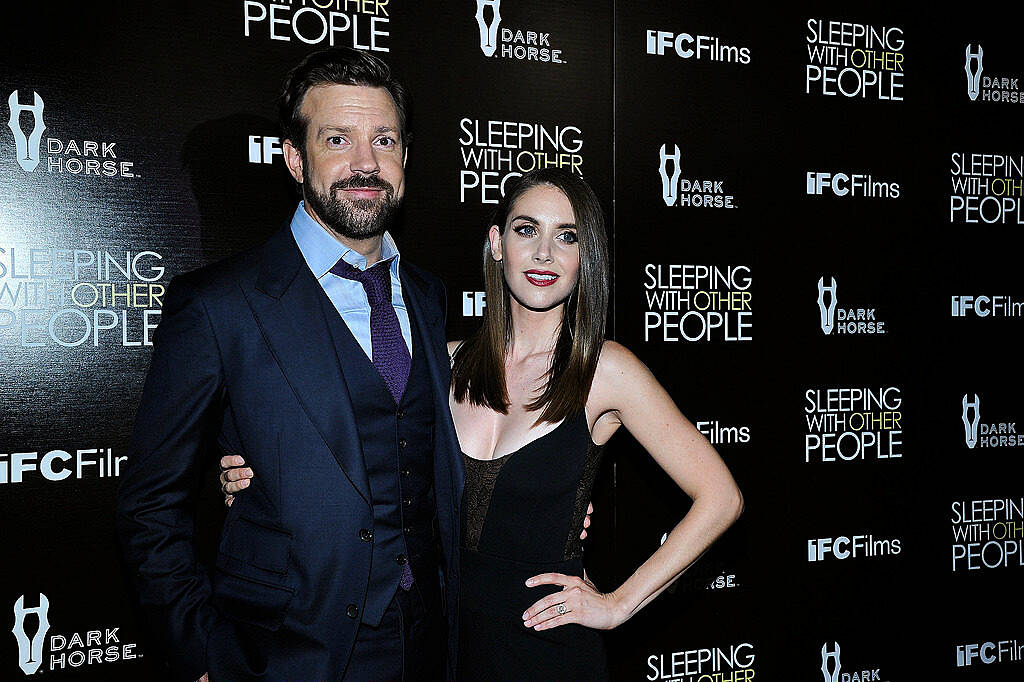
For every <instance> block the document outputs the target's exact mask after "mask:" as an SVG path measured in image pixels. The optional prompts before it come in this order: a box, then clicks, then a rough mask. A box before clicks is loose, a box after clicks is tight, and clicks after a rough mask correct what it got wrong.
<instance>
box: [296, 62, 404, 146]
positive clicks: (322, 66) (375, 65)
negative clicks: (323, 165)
mask: <svg viewBox="0 0 1024 682" xmlns="http://www.w3.org/2000/svg"><path fill="white" fill-rule="evenodd" d="M322 85H361V86H366V87H371V88H384V89H385V90H387V91H388V92H389V93H390V94H391V98H392V99H393V100H394V101H395V108H396V109H397V110H398V127H399V130H400V132H401V136H402V148H403V149H404V148H406V147H408V145H409V141H410V139H411V137H412V134H411V131H410V118H411V113H412V112H411V108H412V102H411V100H410V98H409V92H408V91H407V90H406V89H405V87H404V86H403V85H402V84H401V83H399V82H398V81H397V80H395V78H394V77H393V76H392V75H391V68H390V67H389V66H388V65H387V64H386V63H384V61H382V60H380V59H378V58H377V57H374V56H373V55H371V54H367V53H365V52H360V51H359V50H355V49H353V48H351V47H332V48H330V49H327V50H320V51H319V52H313V53H312V54H310V55H307V56H306V58H305V59H303V60H302V61H301V62H299V63H298V65H296V66H295V68H293V69H292V70H291V71H289V72H288V76H287V78H285V82H284V89H283V90H282V92H281V97H280V99H279V101H278V116H279V118H280V124H281V133H282V139H287V140H291V143H292V145H294V146H295V147H296V148H297V149H299V150H300V151H303V150H304V149H305V148H306V132H307V130H306V129H307V127H308V126H309V121H308V120H307V119H306V118H304V117H303V116H302V113H301V109H302V102H303V100H304V99H305V98H306V93H307V92H309V91H310V89H312V88H315V87H317V86H322Z"/></svg>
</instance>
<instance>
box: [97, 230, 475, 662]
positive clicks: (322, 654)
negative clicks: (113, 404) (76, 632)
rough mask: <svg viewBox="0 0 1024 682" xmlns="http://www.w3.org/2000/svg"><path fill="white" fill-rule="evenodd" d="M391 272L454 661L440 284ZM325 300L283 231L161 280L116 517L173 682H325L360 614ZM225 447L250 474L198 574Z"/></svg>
mask: <svg viewBox="0 0 1024 682" xmlns="http://www.w3.org/2000/svg"><path fill="white" fill-rule="evenodd" d="M401 279H402V287H403V294H404V296H405V300H406V305H407V306H408V308H409V312H410V315H412V316H413V317H414V319H415V321H416V323H417V326H418V328H419V330H420V331H419V337H418V338H414V339H413V343H414V344H417V343H418V344H420V348H421V349H423V351H424V357H425V359H426V361H427V364H428V367H429V371H430V377H431V380H432V382H433V388H434V393H435V396H436V401H435V402H436V428H435V437H434V446H435V451H434V489H435V496H436V500H437V515H438V523H439V526H440V531H441V544H442V548H443V558H442V561H443V574H444V575H443V576H442V581H443V588H444V592H445V597H446V599H445V602H446V604H447V606H446V612H447V616H448V619H449V653H450V657H449V658H450V663H451V662H452V661H454V655H455V642H457V622H456V615H457V612H458V609H457V606H456V604H457V602H456V597H457V590H458V561H457V557H458V555H457V551H458V543H459V535H458V534H459V528H458V519H459V509H458V507H459V501H460V497H461V494H462V485H463V479H464V472H463V466H462V461H461V458H460V455H459V447H458V442H457V439H456V436H455V430H454V427H453V425H452V421H451V415H450V412H449V409H448V399H447V396H448V391H449V380H450V366H449V360H448V354H447V350H446V346H445V329H444V320H445V311H446V309H447V306H446V301H445V295H444V288H443V286H442V284H441V282H440V280H439V279H438V278H436V277H434V276H432V275H429V274H428V273H426V272H424V271H423V270H420V269H418V268H416V267H415V266H414V265H412V264H410V263H408V262H406V261H405V259H403V261H402V267H401ZM323 298H326V294H324V292H323V290H322V288H321V287H320V285H319V283H318V282H317V281H316V279H315V278H314V276H313V274H312V273H311V272H310V270H309V268H308V267H307V266H306V263H305V261H304V260H303V258H302V255H301V253H300V251H299V249H298V247H297V246H296V244H295V241H294V238H293V237H292V235H291V231H290V229H289V228H288V226H287V225H286V226H285V227H284V228H283V229H282V230H279V231H278V232H277V233H276V234H275V235H274V236H273V237H272V238H271V239H270V240H269V241H268V242H267V243H266V244H265V245H263V246H262V247H260V248H257V249H253V250H251V251H248V252H245V253H243V254H240V255H238V256H234V257H232V258H229V259H227V260H225V261H221V262H219V263H216V264H214V265H211V266H208V267H205V268H202V269H200V270H198V271H195V272H192V273H189V274H187V275H183V276H180V277H177V278H175V279H174V280H173V281H172V282H171V284H170V286H169V289H168V292H167V297H166V301H165V305H164V309H163V319H162V321H161V323H160V326H159V328H158V329H157V331H156V336H155V339H154V348H153V359H152V364H151V366H150V370H149V375H148V377H147V379H146V384H145V388H144V390H143V395H142V401H141V404H140V406H139V411H138V416H137V419H136V423H135V433H134V436H133V439H132V448H131V454H130V457H129V460H128V462H127V470H126V471H125V472H124V474H123V477H122V480H121V487H120V491H119V497H118V509H117V511H118V527H119V533H120V537H121V544H122V548H123V554H124V557H125V561H126V564H127V568H128V570H129V571H130V572H131V574H132V577H133V579H134V581H135V588H136V590H137V593H138V596H139V599H140V602H141V605H142V608H143V610H144V612H145V613H146V616H147V618H148V620H149V622H150V625H151V627H152V628H153V630H154V631H155V632H156V634H157V636H158V637H160V638H161V639H162V640H163V644H164V645H165V647H166V649H167V652H168V657H169V659H170V663H171V666H172V668H173V669H174V670H175V673H176V675H177V676H180V678H181V679H183V680H187V681H189V682H191V681H192V680H196V679H198V678H199V677H200V676H201V675H202V674H203V673H204V672H207V671H209V672H210V677H211V679H212V680H214V682H216V681H217V680H218V679H220V680H224V679H245V678H247V677H259V676H266V677H267V678H268V679H338V678H339V677H340V676H341V673H342V672H343V670H344V667H345V664H346V662H347V660H348V657H349V654H350V652H351V649H352V646H353V643H354V640H355V635H356V629H357V627H358V624H359V619H358V617H351V616H350V615H349V613H350V612H351V611H352V609H351V608H350V605H355V606H356V607H357V608H358V609H359V611H360V612H361V611H362V606H363V602H364V601H365V598H366V595H367V589H368V577H369V574H370V557H371V545H370V543H368V542H363V541H362V540H360V533H359V531H360V530H361V529H363V528H366V529H370V528H372V526H373V512H372V509H371V506H370V492H369V484H368V481H367V474H366V469H365V466H364V464H363V458H362V450H361V446H360V440H359V435H358V432H357V430H356V423H355V417H354V415H353V411H352V403H351V398H350V396H349V393H348V389H347V388H346V385H345V378H344V372H343V368H342V366H341V364H340V362H339V357H338V353H337V351H336V350H335V346H334V344H333V342H332V338H331V335H330V333H329V331H328V327H327V318H326V317H325V311H324V310H325V306H324V305H323V300H322V299H323ZM326 308H327V309H328V310H331V309H332V308H331V306H330V305H327V306H326ZM340 360H341V361H342V362H343V361H344V358H342V359H340ZM362 360H363V361H365V358H363V359H362ZM222 453H238V454H241V455H242V456H244V457H245V459H246V462H247V463H248V464H249V465H250V466H252V468H253V470H254V471H255V474H256V475H255V477H254V478H253V479H252V484H251V485H250V486H249V488H248V489H247V490H246V491H245V493H244V494H241V495H238V496H237V497H236V499H235V502H234V504H233V505H232V507H231V508H230V510H229V511H228V516H227V520H226V522H225V525H224V528H223V532H222V539H221V544H220V547H219V551H218V554H217V560H216V564H217V565H216V568H215V569H214V568H211V569H210V570H208V568H207V567H204V566H202V565H200V564H198V563H197V560H196V556H195V551H194V532H193V525H194V524H193V517H194V509H195V495H196V490H197V488H198V485H199V480H198V479H199V476H200V475H201V473H202V472H203V471H204V470H208V469H207V467H208V465H209V464H210V462H211V460H213V459H219V457H220V456H221V454H222ZM254 661H256V662H260V663H258V664H254ZM262 661H266V669H257V668H261V667H262V665H263V664H262Z"/></svg>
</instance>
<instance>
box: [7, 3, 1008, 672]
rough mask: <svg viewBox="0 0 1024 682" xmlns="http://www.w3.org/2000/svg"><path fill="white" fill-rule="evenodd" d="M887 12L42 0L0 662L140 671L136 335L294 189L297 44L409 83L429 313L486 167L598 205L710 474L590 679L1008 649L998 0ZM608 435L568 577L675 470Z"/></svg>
mask: <svg viewBox="0 0 1024 682" xmlns="http://www.w3.org/2000/svg"><path fill="white" fill-rule="evenodd" d="M906 5H908V7H905V8H901V7H900V6H898V4H896V3H884V4H874V3H805V4H803V5H802V6H799V5H795V4H790V5H788V6H786V7H777V6H772V5H765V6H761V7H758V8H746V7H737V6H728V5H723V4H721V3H710V2H700V3H696V2H694V3H678V2H669V1H668V0H660V1H657V2H644V3H627V2H621V1H618V0H614V1H613V0H605V1H604V2H585V1H582V0H580V1H578V2H559V3H550V2H541V1H539V0H523V1H521V2H515V1H513V0H458V1H457V2H447V3H425V2H411V1H409V0H222V1H220V2H205V3H201V2H194V1H186V2H176V3H128V2H123V3H99V4H97V3H88V4H85V5H83V4H71V3H68V4H66V5H65V4H58V5H46V6H39V7H37V8H34V9H32V10H31V11H32V12H33V13H34V14H33V15H32V16H30V17H28V18H25V19H18V20H17V22H16V23H17V26H15V25H14V24H11V25H9V26H8V28H9V30H8V31H5V33H4V40H3V44H2V46H0V51H2V52H0V54H3V58H2V60H0V118H2V119H3V120H2V121H0V514H2V517H0V518H2V519H3V523H4V532H5V542H4V546H5V557H6V560H5V561H4V565H3V568H2V569H0V578H2V579H0V609H2V610H0V612H3V613H6V614H7V616H6V617H5V618H6V620H5V621H4V622H5V623H6V624H5V625H4V627H3V628H2V631H3V632H7V633H9V634H7V635H4V636H3V637H0V679H5V680H6V679H11V680H18V679H30V678H34V679H125V680H128V679H152V678H156V677H159V675H160V674H161V673H160V664H159V652H158V651H157V650H155V649H154V648H152V645H151V644H150V643H149V642H148V641H147V635H146V633H145V632H144V631H143V630H142V628H141V627H140V625H139V622H138V620H137V618H136V616H135V614H134V612H133V609H132V606H131V601H132V600H131V597H130V595H128V594H127V593H126V589H125V587H124V580H123V576H122V574H121V568H120V565H119V561H118V557H117V550H116V539H115V536H114V530H113V523H112V517H113V501H114V496H115V492H116V488H117V484H118V477H119V474H120V472H121V470H122V468H123V466H124V464H125V461H126V458H127V457H128V451H127V445H128V439H129V434H130V431H131V427H132V422H133V418H134V413H135V408H136V403H137V400H138V397H139V393H140V390H141V387H142V382H143V378H144V375H145V371H146V368H147V366H148V362H149V351H150V345H151V340H152V335H153V330H154V329H155V328H156V327H157V326H158V325H159V323H160V312H161V306H162V304H163V297H164V293H165V288H166V286H167V283H168V281H169V280H170V279H171V278H172V277H173V276H175V275H177V274H179V273H182V272H186V271H189V270H192V269H194V268H196V267H199V266H201V265H203V264H205V263H208V262H211V261H213V260H216V259H218V258H221V257H224V256H226V255H228V254H230V253H233V252H236V251H238V250H241V249H243V248H246V247H248V246H250V245H253V244H256V243H258V242H260V241H261V240H262V239H264V238H265V237H267V236H268V235H269V234H270V233H271V232H272V231H273V230H275V229H276V228H277V227H278V226H279V225H280V224H281V223H282V222H283V221H284V220H286V219H287V217H288V216H289V215H290V214H291V212H292V211H293V210H294V205H295V202H296V200H297V196H296V194H295V191H294V187H293V185H292V183H291V182H290V179H289V177H288V176H287V173H286V171H285V169H284V164H283V161H282V157H281V146H280V140H279V139H278V131H277V128H276V125H275V122H274V117H275V109H274V98H275V96H276V94H277V90H278V88H279V85H280V83H281V81H282V79H283V76H284V74H285V72H286V71H287V70H288V68H290V67H291V66H292V65H293V64H295V63H296V62H297V61H298V60H299V59H301V57H302V56H303V55H305V54H306V53H308V52H310V51H312V50H315V49H320V48H323V47H327V46H331V45H348V46H354V47H358V48H361V49H366V50H369V51H372V52H374V53H375V54H378V55H379V56H381V57H383V58H384V59H386V60H387V61H388V62H389V63H391V64H392V66H393V67H394V68H395V70H396V71H397V72H398V73H399V75H400V77H401V78H402V79H403V81H405V82H406V83H407V84H408V86H409V88H410V90H411V91H412V94H413V97H414V100H415V113H414V123H413V125H414V135H415V137H414V141H413V145H412V147H411V149H410V154H409V166H408V194H407V200H406V207H405V210H404V214H403V219H402V226H401V228H400V229H399V232H398V234H397V235H396V236H397V239H398V240H399V243H400V245H401V247H402V249H403V253H404V254H405V255H406V257H408V258H410V259H411V260H413V261H415V262H417V263H419V264H421V265H423V266H425V267H427V268H428V269H430V270H432V271H434V272H436V273H437V274H438V275H440V276H441V277H442V278H443V279H444V280H445V283H446V284H447V287H448V294H449V335H450V337H451V338H461V337H463V336H465V335H466V334H467V333H469V332H470V331H471V330H472V329H473V328H474V325H475V324H476V322H477V321H478V319H479V316H480V314H481V312H482V310H483V307H484V306H485V305H486V301H485V300H484V297H483V293H482V288H483V287H482V282H481V277H480V275H479V262H478V260H479V253H480V245H481V243H482V240H483V238H484V235H485V234H486V228H487V220H488V217H489V214H490V212H491V211H492V210H493V207H494V204H495V203H496V201H497V199H498V197H500V196H501V193H502V190H503V186H504V183H505V181H506V180H507V179H508V178H509V177H514V176H515V175H516V174H518V173H522V172H524V171H528V170H530V169H532V168H536V167H544V166H552V165H557V166H559V167H562V168H566V169H568V170H571V171H573V172H576V173H579V174H581V175H582V176H583V177H584V178H586V179H587V180H588V181H589V182H590V183H591V184H592V186H593V187H594V189H595V191H596V192H597V195H598V196H599V197H600V199H601V201H602V202H603V204H604V207H605V210H606V213H607V215H608V217H609V226H610V228H609V229H610V232H611V235H610V236H611V237H612V244H613V253H614V280H613V282H612V287H613V310H612V318H611V328H610V329H609V335H610V336H611V337H613V338H615V339H617V340H619V341H621V342H622V343H624V344H625V345H626V346H628V347H629V348H630V349H632V350H633V351H634V352H635V353H636V354H637V355H638V356H639V357H640V358H641V359H643V360H644V361H645V362H646V363H647V364H648V365H649V366H650V367H651V369H652V370H653V371H654V373H655V374H656V375H657V376H658V378H659V379H660V380H661V381H662V383H663V384H665V386H666V387H667V388H668V389H669V390H670V392H671V393H672V395H673V397H674V398H675V399H676V401H677V402H678V404H679V406H680V408H681V409H682V410H683V412H684V413H685V414H686V415H687V416H688V417H689V418H690V419H691V420H692V421H693V422H694V423H695V424H696V425H697V427H698V428H699V429H700V430H701V431H702V432H703V433H704V434H705V435H706V436H707V437H708V439H709V440H710V441H711V442H712V443H713V444H714V445H715V446H716V447H717V448H718V450H719V452H720V453H721V454H722V456H723V457H724V458H725V460H726V462H727V463H728V464H729V466H730V467H731V469H732V470H733V472H734V474H735V476H736V478H737V480H738V482H739V484H740V486H741V488H742V490H743V492H744V495H745V498H746V502H747V510H746V513H745V515H744V517H743V518H742V519H741V520H740V521H739V523H737V525H736V526H735V527H734V528H732V529H731V530H730V531H728V533H727V534H726V535H725V536H724V537H723V538H722V539H721V540H720V542H719V543H718V544H716V545H715V546H714V547H713V548H712V549H711V550H709V551H708V552H707V554H706V555H705V556H704V557H703V558H702V559H701V560H700V561H699V562H698V563H697V564H696V565H695V566H694V567H693V568H692V569H691V570H690V571H689V572H688V573H687V574H686V575H685V576H684V577H683V578H682V579H681V580H680V581H679V582H678V583H677V584H676V585H674V586H673V587H672V588H670V589H669V590H668V591H667V592H666V593H665V594H664V595H662V596H661V597H659V598H658V599H657V600H656V601H655V602H653V603H652V604H651V605H650V606H649V607H648V608H647V609H645V610H644V611H643V612H641V613H640V614H639V615H637V616H636V617H635V618H633V619H632V620H631V621H629V622H628V623H626V624H625V625H623V626H622V627H621V628H619V629H618V630H616V631H613V632H612V633H610V634H609V641H610V644H611V647H610V648H611V653H612V656H613V667H614V670H615V672H616V675H617V677H619V678H621V679H628V680H644V679H646V680H652V681H660V682H667V681H670V680H671V681H675V682H752V681H756V680H782V681H790V680H809V681H810V680H813V681H820V680H824V682H867V681H869V680H881V681H890V682H896V681H899V680H922V681H925V680H927V681H931V680H1019V679H1024V630H1021V628H1020V625H1019V623H1018V621H1019V619H1018V617H1017V612H1018V611H1019V610H1020V608H1021V590H1020V588H1019V586H1020V579H1021V577H1022V576H1024V548H1022V538H1024V484H1022V483H1021V481H1020V477H1019V471H1020V469H1021V468H1020V466H1019V464H1018V458H1019V457H1020V456H1021V449H1020V448H1021V446H1022V445H1024V432H1022V433H1021V434H1018V432H1017V422H1016V419H1017V418H1018V416H1020V417H1022V418H1024V401H1022V400H1021V399H1020V397H1019V385H1020V374H1021V373H1020V370H1019V369H1018V365H1019V362H1018V357H1019V356H1018V352H1017V351H1018V348H1017V343H1016V342H1017V337H1018V335H1019V332H1020V329H1021V318H1022V317H1024V284H1022V283H1021V281H1020V277H1019V272H1020V267H1019V264H1018V258H1019V257H1018V254H1017V250H1018V249H1019V248H1020V247H1021V244H1022V240H1021V237H1020V225H1021V223H1022V222H1024V208H1022V206H1021V202H1022V197H1024V139H1022V135H1021V134H1020V132H1019V129H1018V121H1019V111H1020V110H1021V109H1020V107H1021V105H1022V104H1024V95H1022V94H1021V92H1022V91H1021V86H1022V85H1024V56H1022V55H1021V54H1020V51H1019V50H1018V49H1017V48H1018V46H1019V36H1018V35H1017V30H1016V28H1015V26H1016V25H1017V24H1018V23H1019V21H1020V10H1019V9H1017V8H1015V7H1013V6H1010V5H1004V4H1001V3H973V4H970V5H964V6H961V7H960V8H958V9H957V11H956V12H953V13H948V14H947V13H939V12H938V11H937V10H935V9H929V10H922V9H919V8H917V7H909V5H910V3H906ZM12 21H13V20H12ZM5 121H9V123H8V124H7V125H6V126H4V125H3V122H5ZM608 454H609V456H608V458H607V460H606V466H605V468H604V471H602V475H601V478H600V485H599V489H598V491H597V492H596V493H595V502H596V504H597V514H596V515H595V519H594V520H595V528H594V531H593V533H592V537H591V539H590V541H589V545H588V570H589V571H590V572H591V574H592V575H593V576H594V577H595V579H596V580H597V582H598V584H599V586H601V587H603V588H605V589H612V588H614V587H615V586H617V585H618V583H619V581H621V580H622V579H623V578H624V577H625V576H626V575H628V573H629V572H630V571H632V570H633V569H634V568H635V567H636V566H637V565H638V564H639V563H640V562H642V561H643V560H644V558H646V557H647V556H648V555H649V554H650V553H651V552H652V551H654V549H656V548H657V547H658V545H659V543H660V542H661V540H662V538H663V536H664V534H665V533H667V532H668V531H669V530H671V528H672V527H673V526H674V524H675V523H677V522H678V520H679V518H680V517H681V516H682V515H683V514H684V513H685V512H686V510H687V508H688V500H687V498H686V497H685V496H684V495H683V494H682V493H681V492H680V491H679V490H678V489H676V488H675V487H674V485H673V484H672V483H671V481H669V479H668V478H667V477H666V476H664V475H663V474H662V473H661V472H660V471H659V470H658V469H657V467H656V466H655V465H653V463H652V462H651V460H650V459H649V458H647V457H646V455H645V454H644V453H643V451H642V450H640V449H639V447H638V446H637V445H636V444H635V442H633V441H632V439H631V438H630V437H629V435H628V434H625V433H623V434H619V435H617V436H616V437H615V439H613V441H612V443H611V445H610V447H609V448H608ZM212 465H213V463H212V462H211V472H210V476H209V483H208V485H207V487H206V490H204V491H203V492H202V500H203V503H202V505H201V508H200V509H199V512H198V516H197V526H198V527H199V528H200V531H201V535H202V538H201V541H202V544H203V547H204V548H206V550H209V548H211V547H213V546H214V545H215V543H216V539H217V535H218V529H219V524H220V521H221V518H222V512H221V510H220V507H219V500H218V495H217V491H216V483H215V481H214V477H215V471H214V469H213V468H212Z"/></svg>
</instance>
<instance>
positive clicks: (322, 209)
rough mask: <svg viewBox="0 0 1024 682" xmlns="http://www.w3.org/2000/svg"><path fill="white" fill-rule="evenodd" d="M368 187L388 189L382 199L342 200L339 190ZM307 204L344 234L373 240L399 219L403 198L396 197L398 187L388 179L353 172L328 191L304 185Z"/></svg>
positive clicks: (325, 221)
mask: <svg viewBox="0 0 1024 682" xmlns="http://www.w3.org/2000/svg"><path fill="white" fill-rule="evenodd" d="M357 187H366V188H370V189H380V190H383V191H384V196H383V197H382V198H379V199H355V200H352V201H349V200H346V199H342V198H340V197H339V196H338V192H341V191H343V190H345V189H353V188H357ZM303 197H304V198H305V200H306V204H308V205H309V207H310V208H311V209H313V211H314V212H315V213H316V215H317V216H319V217H320V220H322V221H323V222H324V224H326V225H327V227H329V228H331V229H332V230H334V231H335V232H337V233H338V234H340V235H341V236H342V237H348V238H349V239H369V238H371V237H378V236H380V235H382V234H384V231H385V230H388V229H390V227H391V226H392V224H393V223H394V222H395V216H396V215H397V213H398V207H399V206H401V204H402V200H401V199H400V198H398V199H396V198H395V188H394V187H393V186H392V185H391V183H389V182H388V181H387V180H384V179H382V178H379V177H377V176H376V175H352V176H351V177H349V178H347V179H346V180H338V181H337V182H335V183H334V184H332V185H331V186H330V188H329V189H328V190H327V192H326V193H320V192H319V191H317V189H316V188H315V187H313V185H312V184H311V183H308V182H307V183H305V184H304V185H303Z"/></svg>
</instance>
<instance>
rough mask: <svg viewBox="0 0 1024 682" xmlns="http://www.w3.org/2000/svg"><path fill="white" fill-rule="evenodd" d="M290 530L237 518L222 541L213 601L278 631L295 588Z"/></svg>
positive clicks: (224, 609) (225, 610)
mask: <svg viewBox="0 0 1024 682" xmlns="http://www.w3.org/2000/svg"><path fill="white" fill-rule="evenodd" d="M291 544H292V536H291V534H290V533H288V532H287V531H284V530H281V529H278V528H275V527H273V526H269V525H266V524H264V523H260V522H257V521H253V520H251V519H247V518H245V517H244V516H240V517H238V519H237V520H236V522H235V523H233V524H232V527H231V529H230V531H229V532H228V533H227V535H225V537H224V539H223V540H222V542H221V547H220V552H219V553H218V554H217V569H218V571H217V574H216V575H215V576H214V585H213V588H214V589H213V591H214V601H215V604H216V605H217V607H218V608H219V609H220V610H221V611H222V612H223V613H224V615H226V616H228V617H229V618H233V619H236V620H240V621H244V622H246V623H251V624H252V625H258V626H259V627H262V628H266V629H268V630H277V629H278V628H280V627H281V623H282V622H283V621H284V616H285V612H286V611H287V609H288V604H289V603H290V602H291V599H292V595H293V594H294V593H295V590H294V589H292V588H291V587H289V586H288V584H287V575H288V556H289V553H290V551H291Z"/></svg>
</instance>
